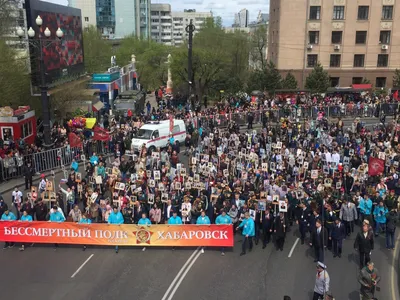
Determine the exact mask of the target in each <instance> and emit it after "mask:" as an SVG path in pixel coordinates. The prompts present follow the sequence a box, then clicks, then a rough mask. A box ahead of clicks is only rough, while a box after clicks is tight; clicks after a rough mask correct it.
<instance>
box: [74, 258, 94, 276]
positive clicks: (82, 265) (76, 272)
mask: <svg viewBox="0 0 400 300" xmlns="http://www.w3.org/2000/svg"><path fill="white" fill-rule="evenodd" d="M93 255H94V254H92V255H90V256H89V257H88V259H87V260H85V262H84V263H83V264H81V266H80V267H79V268H78V270H76V271H75V273H74V274H72V276H71V278H74V277H75V276H76V274H78V273H79V271H80V270H82V268H83V267H84V266H85V265H86V264H87V263H88V262H89V260H91V259H92V257H93Z"/></svg>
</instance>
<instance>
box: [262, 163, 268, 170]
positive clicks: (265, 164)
mask: <svg viewBox="0 0 400 300" xmlns="http://www.w3.org/2000/svg"><path fill="white" fill-rule="evenodd" d="M261 170H262V171H263V172H268V163H266V162H263V163H262V164H261Z"/></svg>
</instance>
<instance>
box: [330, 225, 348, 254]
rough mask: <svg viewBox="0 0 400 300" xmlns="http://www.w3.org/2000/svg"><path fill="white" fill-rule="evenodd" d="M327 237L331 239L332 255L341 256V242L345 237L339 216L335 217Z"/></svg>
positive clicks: (344, 228)
mask: <svg viewBox="0 0 400 300" xmlns="http://www.w3.org/2000/svg"><path fill="white" fill-rule="evenodd" d="M330 234H331V235H330V237H329V239H331V240H332V243H333V257H336V256H338V257H341V256H342V243H343V240H344V238H345V237H346V227H345V226H344V224H342V222H341V221H340V219H339V218H336V219H335V225H334V226H333V228H332V230H331V232H330Z"/></svg>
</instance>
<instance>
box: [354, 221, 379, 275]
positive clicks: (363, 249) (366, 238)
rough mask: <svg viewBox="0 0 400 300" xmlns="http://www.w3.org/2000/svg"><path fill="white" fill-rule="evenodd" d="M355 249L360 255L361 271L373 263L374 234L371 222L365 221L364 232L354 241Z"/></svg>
mask: <svg viewBox="0 0 400 300" xmlns="http://www.w3.org/2000/svg"><path fill="white" fill-rule="evenodd" d="M354 249H355V250H358V253H359V255H360V269H362V268H364V267H365V266H366V264H367V263H368V262H370V261H371V256H370V255H371V251H372V250H374V233H373V231H372V230H370V227H369V221H368V220H364V223H363V226H362V231H361V232H359V233H358V234H357V237H356V240H355V241H354Z"/></svg>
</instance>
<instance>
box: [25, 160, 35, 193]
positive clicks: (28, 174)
mask: <svg viewBox="0 0 400 300" xmlns="http://www.w3.org/2000/svg"><path fill="white" fill-rule="evenodd" d="M23 172H24V177H25V190H29V189H30V188H31V187H32V181H33V180H32V178H33V175H35V169H34V168H33V167H32V165H31V163H30V162H27V163H26V165H25V166H24V171H23Z"/></svg>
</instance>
